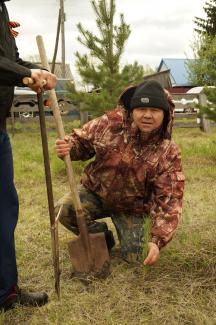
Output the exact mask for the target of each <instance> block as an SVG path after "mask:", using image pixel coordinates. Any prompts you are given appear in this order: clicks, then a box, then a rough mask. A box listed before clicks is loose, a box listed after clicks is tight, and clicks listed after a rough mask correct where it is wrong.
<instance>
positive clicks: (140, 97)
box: [130, 80, 169, 112]
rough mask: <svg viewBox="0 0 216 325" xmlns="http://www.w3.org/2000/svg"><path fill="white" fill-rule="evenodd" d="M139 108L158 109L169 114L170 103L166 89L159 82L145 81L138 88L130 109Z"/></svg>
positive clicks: (132, 98)
mask: <svg viewBox="0 0 216 325" xmlns="http://www.w3.org/2000/svg"><path fill="white" fill-rule="evenodd" d="M137 107H156V108H160V109H162V110H163V111H165V112H168V110H169V106H168V101H167V98H166V95H165V93H164V89H163V87H162V86H161V84H160V83H159V82H158V81H156V80H149V81H144V82H143V83H141V84H140V85H138V86H137V87H136V90H135V92H134V94H133V96H132V97H131V101H130V109H131V110H132V109H134V108H137Z"/></svg>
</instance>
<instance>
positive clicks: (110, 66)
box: [71, 0, 144, 116]
mask: <svg viewBox="0 0 216 325" xmlns="http://www.w3.org/2000/svg"><path fill="white" fill-rule="evenodd" d="M92 7H93V10H94V14H95V16H96V25H97V33H96V34H94V33H92V32H91V31H89V30H88V29H85V28H84V27H83V25H82V24H81V23H79V24H78V25H77V27H78V30H79V32H80V34H81V35H80V36H79V37H78V40H79V42H80V43H81V44H83V45H84V46H85V47H86V48H87V49H88V54H85V55H81V54H80V53H78V52H77V53H76V58H77V61H76V66H77V69H78V72H79V74H80V76H81V78H82V81H83V84H84V86H86V88H88V91H87V92H86V91H83V92H78V91H76V92H73V93H72V94H71V98H73V99H74V100H76V101H77V102H78V103H79V104H80V106H81V107H82V109H83V110H86V111H89V112H91V114H92V115H93V116H98V115H101V114H103V112H104V111H107V110H110V109H113V108H114V107H115V105H116V103H117V100H118V96H119V95H120V93H121V91H122V90H123V89H124V87H126V86H128V85H129V84H133V83H138V82H141V81H142V79H143V76H144V69H143V67H142V66H140V65H138V63H137V62H134V64H128V65H125V66H124V67H121V64H120V59H121V56H122V54H123V52H124V48H125V43H126V41H127V39H128V37H129V35H130V32H131V31H130V27H129V25H127V24H126V23H125V21H124V16H123V15H122V14H121V15H120V23H119V25H116V24H115V23H114V17H115V12H116V7H115V1H114V0H109V1H106V0H99V1H92Z"/></svg>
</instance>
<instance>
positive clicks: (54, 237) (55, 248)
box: [23, 78, 61, 299]
mask: <svg viewBox="0 0 216 325" xmlns="http://www.w3.org/2000/svg"><path fill="white" fill-rule="evenodd" d="M23 83H24V84H25V85H30V84H33V83H34V81H33V80H32V79H31V78H24V79H23ZM45 84H46V82H45V81H44V82H43V85H45ZM37 99H38V110H39V118H40V131H41V142H42V148H43V159H44V170H45V178H46V188H47V199H48V207H49V215H50V232H51V241H52V257H53V266H54V278H55V291H56V293H57V296H58V299H60V273H61V271H60V268H59V242H58V223H57V220H56V218H55V211H54V200H53V189H52V177H51V170H50V159H49V149H48V141H47V132H46V121H45V113H44V105H43V94H42V93H40V94H37Z"/></svg>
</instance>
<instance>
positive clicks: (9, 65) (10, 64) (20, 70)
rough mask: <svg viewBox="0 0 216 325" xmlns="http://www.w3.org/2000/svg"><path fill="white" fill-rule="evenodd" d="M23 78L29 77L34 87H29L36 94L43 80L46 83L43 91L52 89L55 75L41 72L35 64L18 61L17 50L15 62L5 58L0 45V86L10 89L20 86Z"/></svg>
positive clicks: (44, 71)
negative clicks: (10, 87)
mask: <svg viewBox="0 0 216 325" xmlns="http://www.w3.org/2000/svg"><path fill="white" fill-rule="evenodd" d="M25 77H30V78H32V79H33V80H34V81H35V84H34V86H31V88H32V89H33V90H34V91H36V92H38V91H39V89H40V88H41V87H42V82H43V80H46V82H47V84H46V86H45V89H52V88H54V87H55V84H56V76H55V75H53V74H52V73H50V72H48V71H46V70H41V69H40V68H39V67H38V66H36V65H35V64H32V63H30V62H27V61H23V60H22V59H20V57H19V53H18V51H17V50H16V62H14V61H12V60H10V59H8V58H6V57H5V56H4V51H3V49H2V47H1V45H0V85H2V86H12V87H13V86H16V85H21V84H22V80H23V78H25Z"/></svg>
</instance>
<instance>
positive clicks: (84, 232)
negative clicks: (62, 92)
mask: <svg viewBox="0 0 216 325" xmlns="http://www.w3.org/2000/svg"><path fill="white" fill-rule="evenodd" d="M36 40H37V45H38V50H39V53H40V57H41V63H42V65H43V67H44V68H45V69H47V70H48V71H50V66H49V63H48V59H47V56H46V50H45V47H44V42H43V38H42V36H40V35H38V36H37V37H36ZM48 93H49V98H50V99H51V101H52V110H53V115H54V119H55V123H56V128H57V132H58V137H59V138H60V139H64V138H65V132H64V127H63V123H62V118H61V114H60V110H59V107H58V101H57V97H56V93H55V90H53V89H52V90H48ZM64 162H65V167H66V171H67V176H68V181H69V185H70V190H71V193H72V199H73V203H74V207H75V211H76V216H77V224H78V227H79V231H80V235H81V237H82V238H83V244H84V246H85V250H86V252H87V254H88V256H89V260H91V259H92V257H91V248H90V240H89V234H88V229H87V225H86V220H85V218H84V215H83V209H82V205H81V202H80V197H79V194H78V190H77V187H76V182H75V176H74V172H73V168H72V164H71V158H70V155H69V154H68V155H66V156H65V157H64Z"/></svg>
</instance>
